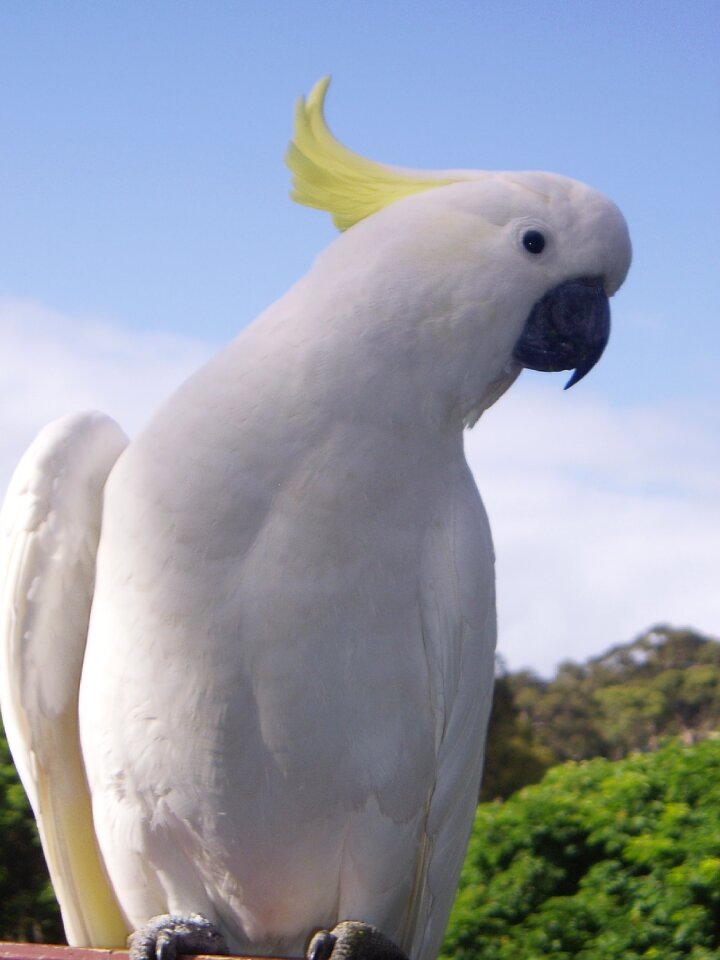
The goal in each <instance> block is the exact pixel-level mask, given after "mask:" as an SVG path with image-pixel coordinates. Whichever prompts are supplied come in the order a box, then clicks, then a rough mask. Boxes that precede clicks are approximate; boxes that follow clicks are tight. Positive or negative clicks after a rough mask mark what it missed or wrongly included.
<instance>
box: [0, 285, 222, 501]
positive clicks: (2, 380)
mask: <svg viewBox="0 0 720 960" xmlns="http://www.w3.org/2000/svg"><path fill="white" fill-rule="evenodd" d="M211 352H212V347H211V346H210V345H209V344H206V343H201V342H199V341H196V340H191V339H190V338H187V337H179V336H174V335H169V334H164V333H146V332H137V331H131V330H127V329H123V328H122V327H119V326H117V325H114V324H111V323H108V322H106V321H102V320H97V319H94V318H71V317H66V316H63V315H62V314H60V313H58V312H55V311H52V310H48V309H46V308H45V307H43V306H41V305H39V304H36V303H33V302H30V301H19V300H0V495H2V493H3V492H4V490H5V487H6V486H7V482H8V480H9V478H10V474H11V472H12V470H13V468H14V466H15V464H16V463H17V461H18V459H19V458H20V456H21V455H22V453H23V452H24V450H25V449H26V447H27V446H28V444H29V443H30V441H31V440H32V438H33V437H34V435H35V434H36V433H37V431H38V430H39V429H40V427H42V426H44V425H45V424H46V423H48V421H50V420H53V419H55V418H56V417H59V416H63V415H64V414H66V413H76V412H78V411H81V410H93V409H94V410H102V411H103V412H105V413H108V414H109V415H110V416H112V417H114V418H115V419H116V420H118V422H119V423H120V425H121V426H122V427H123V429H124V430H126V431H127V432H129V433H131V434H132V433H134V432H136V431H137V429H138V428H139V427H140V426H141V425H142V424H143V422H144V421H145V420H146V419H147V418H148V417H149V416H150V415H151V414H152V413H153V412H154V410H155V408H156V407H157V405H158V404H159V403H160V402H161V401H162V400H163V399H164V398H165V397H166V396H167V395H168V394H169V393H171V392H172V390H173V389H174V388H175V387H176V386H177V385H178V384H179V383H180V382H181V381H182V380H183V379H184V378H185V377H186V376H187V375H188V374H189V373H190V372H191V371H193V370H194V369H196V368H197V367H198V366H199V365H200V364H201V363H202V362H203V360H205V359H206V358H207V357H208V356H209V355H210V353H211Z"/></svg>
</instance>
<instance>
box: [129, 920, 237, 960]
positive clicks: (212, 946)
mask: <svg viewBox="0 0 720 960" xmlns="http://www.w3.org/2000/svg"><path fill="white" fill-rule="evenodd" d="M128 946H129V948H130V960H176V957H179V956H181V955H182V954H184V953H192V954H198V953H211V954H225V955H226V954H228V953H229V952H230V951H229V950H228V947H227V944H226V943H225V939H224V938H223V935H222V934H221V933H220V932H219V931H218V930H217V929H216V928H215V927H214V926H213V925H212V923H210V921H209V920H206V919H205V917H201V916H200V914H199V913H191V914H189V916H187V917H181V916H178V915H176V914H170V913H164V914H162V915H161V916H159V917H153V918H152V920H150V921H149V922H148V923H146V924H145V926H143V927H140V929H139V930H136V931H135V933H133V934H132V935H131V936H130V937H128Z"/></svg>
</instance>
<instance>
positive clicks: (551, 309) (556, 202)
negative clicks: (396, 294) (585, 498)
mask: <svg viewBox="0 0 720 960" xmlns="http://www.w3.org/2000/svg"><path fill="white" fill-rule="evenodd" d="M328 84H329V79H328V78H326V79H325V80H322V81H320V83H318V84H317V85H316V87H315V88H314V89H313V91H312V93H311V94H310V96H309V97H308V99H307V101H305V100H303V99H301V100H300V101H299V103H298V105H297V110H296V118H295V133H294V137H293V140H292V141H291V143H290V146H289V149H288V153H287V157H286V160H287V163H288V166H289V167H290V169H291V171H292V172H293V198H294V199H295V200H297V201H298V202H299V203H302V204H305V205H306V206H311V207H316V208H319V209H324V210H327V211H328V212H330V213H331V215H332V217H333V220H334V222H335V224H336V225H337V226H338V227H339V229H340V230H341V231H348V234H347V241H344V242H345V244H346V247H345V252H346V253H347V252H349V253H350V255H351V256H350V261H349V262H352V257H353V256H355V257H356V261H357V256H358V255H359V254H360V252H361V251H364V257H365V258H366V259H368V258H369V259H370V260H372V261H373V262H374V264H375V265H376V266H375V269H376V273H378V274H380V275H382V273H383V270H385V272H386V273H388V274H392V277H393V282H394V283H396V284H398V285H399V288H401V289H403V290H405V291H406V293H407V292H408V291H411V290H412V291H414V296H415V305H416V313H417V312H418V311H419V313H420V314H421V320H424V323H421V326H423V327H424V328H425V329H427V330H432V329H433V324H432V319H431V316H430V315H428V316H426V317H424V318H423V317H422V313H423V310H424V305H430V306H431V307H433V306H437V305H442V309H431V310H429V311H428V314H432V315H433V316H437V317H439V318H440V324H441V327H442V329H441V331H440V335H441V336H442V337H444V338H445V340H456V341H457V343H458V344H461V345H462V349H461V350H460V351H458V352H457V356H458V364H459V366H458V369H457V371H456V373H457V375H458V376H459V377H461V379H462V381H463V391H464V395H463V396H462V397H461V398H460V401H459V402H460V405H461V406H462V408H463V410H462V416H463V419H464V420H465V421H466V422H472V421H474V420H475V419H476V418H477V416H479V414H480V413H481V412H482V410H483V409H485V408H486V407H487V406H489V405H490V403H492V402H494V400H495V399H496V398H497V397H498V396H499V395H500V394H501V393H502V392H503V391H504V390H505V389H506V388H507V386H508V385H509V384H510V383H511V382H512V381H513V380H514V379H515V377H516V376H517V374H518V373H519V371H520V370H521V369H522V368H523V367H529V368H532V369H535V370H546V371H557V370H573V371H574V373H573V374H572V376H571V377H570V380H569V381H568V383H567V385H566V386H568V387H569V386H572V385H573V384H574V383H577V382H578V380H580V379H581V378H582V377H584V376H585V374H586V373H588V371H589V370H590V369H591V368H592V367H593V366H594V365H595V363H596V362H597V361H598V360H599V358H600V356H601V354H602V352H603V350H604V348H605V345H606V343H607V340H608V336H609V332H610V310H609V305H608V298H609V297H610V296H612V295H613V294H614V293H615V292H616V291H617V289H618V288H619V287H620V285H621V284H622V282H623V280H624V279H625V276H626V274H627V271H628V269H629V266H630V260H631V247H630V239H629V235H628V230H627V225H626V223H625V220H624V218H623V216H622V214H621V213H620V211H619V210H618V208H617V207H616V206H615V204H613V203H612V202H611V201H610V200H608V199H607V198H606V197H604V196H603V195H602V194H600V193H598V192H597V191H595V190H593V189H592V188H590V187H588V186H586V185H585V184H583V183H580V182H579V181H576V180H571V179H569V178H567V177H561V176H558V175H555V174H550V173H534V172H516V173H502V172H488V171H474V170H457V171H455V170H450V171H443V172H437V173H435V172H424V171H414V170H403V169H399V168H396V167H390V166H386V165H383V164H379V163H375V162H374V161H371V160H367V159H365V158H363V157H361V156H359V155H357V154H355V153H353V152H352V151H350V150H348V149H347V148H346V147H344V146H343V145H342V144H340V143H339V142H338V141H337V140H336V139H335V138H334V136H333V135H332V133H331V132H330V130H329V129H328V127H327V125H326V123H325V119H324V115H323V103H324V98H325V94H326V92H327V87H328ZM350 227H352V228H353V229H352V230H349V228H350ZM353 234H354V235H355V236H354V237H353V239H352V241H351V239H350V235H353ZM346 262H348V261H347V260H346ZM338 263H340V260H338ZM387 289H388V296H390V295H391V294H390V292H389V291H390V287H389V285H388V288H387ZM475 346H477V347H478V350H480V351H481V354H482V355H481V356H479V355H478V353H477V352H476V351H475V350H474V349H473V348H474V347H475ZM461 354H462V355H463V356H464V357H465V358H466V359H467V358H468V357H470V356H472V368H471V367H470V366H468V368H467V369H462V360H461V357H460V355H461Z"/></svg>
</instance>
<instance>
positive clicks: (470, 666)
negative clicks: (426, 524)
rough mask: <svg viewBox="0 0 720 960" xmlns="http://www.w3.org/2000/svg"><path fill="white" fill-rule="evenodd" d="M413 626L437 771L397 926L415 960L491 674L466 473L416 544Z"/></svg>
mask: <svg viewBox="0 0 720 960" xmlns="http://www.w3.org/2000/svg"><path fill="white" fill-rule="evenodd" d="M423 574H424V575H423V591H422V626H423V635H424V645H425V649H426V651H427V655H428V665H429V667H430V676H431V689H432V699H433V709H434V712H435V716H436V718H437V731H436V742H437V744H438V746H437V758H438V759H437V777H436V782H435V788H434V790H433V792H432V795H431V797H430V799H429V802H428V809H427V814H426V818H425V830H424V836H423V841H422V849H421V854H420V857H419V859H418V863H417V866H416V872H415V877H416V880H415V889H414V893H413V897H412V902H411V906H410V911H409V914H408V917H407V921H406V926H408V927H409V934H410V936H409V940H410V941H411V942H412V946H411V947H410V951H409V952H410V956H411V957H413V958H415V960H427V958H434V957H435V956H436V955H437V953H438V950H439V949H440V944H441V942H442V937H443V934H444V931H445V925H446V923H447V918H448V915H449V913H450V908H451V906H452V902H453V899H454V897H455V892H456V890H457V883H458V879H459V875H460V870H461V868H462V863H463V859H464V856H465V850H466V847H467V841H468V838H469V835H470V830H471V828H472V823H473V816H474V811H475V808H476V806H477V800H478V788H479V780H480V771H481V768H482V760H483V751H484V745H485V736H486V732H487V724H488V719H489V713H490V706H491V702H492V689H493V680H494V661H495V638H496V615H495V572H494V552H493V546H492V538H491V535H490V528H489V525H488V522H487V517H486V515H485V511H484V509H483V507H482V504H481V503H480V501H479V497H478V495H477V490H476V489H475V484H474V482H473V480H472V478H471V477H470V475H469V471H468V475H467V482H466V483H465V484H464V485H462V486H461V488H460V495H459V496H457V497H456V498H454V500H453V503H452V507H451V511H450V516H449V517H448V518H447V519H446V522H445V524H443V525H438V526H436V527H435V528H433V529H432V530H431V532H430V534H429V536H428V538H427V541H426V544H425V550H424V571H423Z"/></svg>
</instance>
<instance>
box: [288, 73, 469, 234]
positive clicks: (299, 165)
mask: <svg viewBox="0 0 720 960" xmlns="http://www.w3.org/2000/svg"><path fill="white" fill-rule="evenodd" d="M329 85H330V77H325V78H324V79H322V80H320V81H319V82H318V83H317V84H316V85H315V87H314V88H313V89H312V91H311V92H310V94H309V96H308V98H307V100H305V99H304V98H303V97H301V98H300V99H299V100H298V103H297V106H296V108H295V130H294V134H293V139H292V140H291V141H290V144H289V146H288V149H287V153H286V155H285V162H286V163H287V165H288V167H289V168H290V170H291V171H292V174H293V189H292V194H291V196H292V198H293V200H295V201H296V202H297V203H301V204H303V205H304V206H306V207H314V208H315V209H317V210H326V211H328V213H330V214H331V215H332V219H333V222H334V224H335V226H336V227H337V228H338V229H339V230H347V229H348V227H351V226H353V224H355V223H358V221H360V220H363V219H365V217H369V216H370V215H371V214H373V213H377V211H378V210H382V209H383V208H384V207H386V206H388V204H390V203H394V202H395V201H396V200H400V199H402V198H403V197H409V196H412V195H413V194H415V193H422V192H423V191H425V190H432V189H434V188H435V187H439V186H443V185H444V184H448V183H454V182H456V180H458V179H460V177H451V176H446V175H443V174H440V173H438V174H436V175H433V174H428V173H423V172H421V171H412V170H403V169H401V168H400V167H392V166H387V165H385V164H382V163H376V162H375V161H374V160H367V159H365V157H361V156H360V155H359V154H357V153H354V152H353V151H352V150H348V148H347V147H345V146H343V145H342V144H341V143H340V142H339V141H338V140H337V139H336V138H335V137H334V136H333V135H332V133H331V132H330V130H329V129H328V126H327V123H326V122H325V115H324V112H323V111H324V103H325V96H326V94H327V90H328V87H329Z"/></svg>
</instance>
